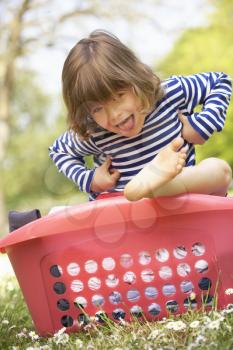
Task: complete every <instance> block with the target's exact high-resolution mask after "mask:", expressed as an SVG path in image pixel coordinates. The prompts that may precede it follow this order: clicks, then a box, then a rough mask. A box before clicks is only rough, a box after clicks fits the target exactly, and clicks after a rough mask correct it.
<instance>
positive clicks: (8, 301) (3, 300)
mask: <svg viewBox="0 0 233 350" xmlns="http://www.w3.org/2000/svg"><path fill="white" fill-rule="evenodd" d="M226 292H227V293H233V289H229V290H227V291H226ZM215 300H217V298H215ZM232 330H233V305H232V304H230V305H228V306H227V307H226V308H225V309H224V310H218V311H217V305H216V303H215V304H214V305H213V306H212V307H211V308H210V309H208V310H207V309H206V308H205V307H204V306H203V307H202V308H201V309H200V310H188V311H187V312H186V313H185V314H182V315H177V316H174V315H168V316H167V317H166V318H163V319H162V320H159V321H154V322H148V321H146V320H143V319H140V320H139V319H136V318H135V319H134V320H133V321H132V322H130V323H127V322H125V321H124V320H121V321H120V322H119V323H118V324H117V323H113V322H112V321H110V320H107V319H106V320H104V322H103V323H102V324H101V325H99V324H98V322H97V320H96V319H95V318H94V317H93V318H91V319H90V322H89V323H88V324H86V325H84V327H83V331H82V332H79V333H70V334H67V333H65V328H62V329H60V330H59V331H58V332H57V333H56V334H54V335H53V336H52V337H49V338H42V337H40V336H39V335H38V334H37V333H36V331H35V329H34V327H33V323H32V321H31V318H30V315H29V312H28V310H27V307H26V304H25V302H24V300H23V296H22V293H21V291H20V288H19V286H18V284H17V281H16V278H15V277H14V276H9V275H5V276H2V278H1V288H0V349H1V350H8V349H9V350H10V349H11V350H53V349H55V350H58V349H60V350H61V349H67V350H76V349H77V350H78V349H85V350H96V349H97V350H98V349H99V350H100V349H101V350H108V349H114V350H137V349H138V350H139V349H140V350H152V349H156V350H173V349H177V350H178V349H180V350H182V349H187V350H192V349H201V350H204V349H205V350H207V349H208V350H212V349H219V350H231V349H233V332H232Z"/></svg>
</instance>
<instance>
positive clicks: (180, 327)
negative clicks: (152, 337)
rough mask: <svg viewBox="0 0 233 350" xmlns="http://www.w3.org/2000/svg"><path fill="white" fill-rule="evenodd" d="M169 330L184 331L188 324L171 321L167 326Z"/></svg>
mask: <svg viewBox="0 0 233 350" xmlns="http://www.w3.org/2000/svg"><path fill="white" fill-rule="evenodd" d="M165 328H167V329H173V330H174V331H182V330H184V329H185V328H186V324H185V323H184V322H183V321H171V322H169V323H168V324H166V325H165Z"/></svg>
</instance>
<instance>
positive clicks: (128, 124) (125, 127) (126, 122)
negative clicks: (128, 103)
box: [117, 114, 134, 131]
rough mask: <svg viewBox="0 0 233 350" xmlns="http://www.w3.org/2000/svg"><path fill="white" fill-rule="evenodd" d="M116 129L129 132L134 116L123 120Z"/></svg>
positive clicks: (132, 125)
mask: <svg viewBox="0 0 233 350" xmlns="http://www.w3.org/2000/svg"><path fill="white" fill-rule="evenodd" d="M117 127H118V128H119V129H120V130H122V131H129V130H131V129H132V128H133V127H134V114H131V115H130V116H129V117H128V118H126V119H125V120H123V121H122V122H121V123H120V124H117Z"/></svg>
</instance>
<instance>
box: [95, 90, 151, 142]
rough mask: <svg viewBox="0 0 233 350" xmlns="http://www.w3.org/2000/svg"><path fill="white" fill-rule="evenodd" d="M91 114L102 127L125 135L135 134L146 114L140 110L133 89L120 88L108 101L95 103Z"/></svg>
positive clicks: (139, 104) (142, 123)
mask: <svg viewBox="0 0 233 350" xmlns="http://www.w3.org/2000/svg"><path fill="white" fill-rule="evenodd" d="M91 116H92V118H93V119H94V120H95V122H96V123H97V124H98V125H99V126H101V127H102V128H104V129H106V130H108V131H111V132H113V133H115V134H119V135H122V136H125V137H132V136H136V135H138V134H139V133H140V131H141V130H142V127H143V125H144V121H145V117H146V114H145V112H141V102H140V99H139V98H138V97H137V96H136V95H135V94H134V92H133V89H127V90H121V91H118V93H117V94H116V95H115V96H114V97H113V98H112V99H111V100H109V101H106V102H104V103H101V104H100V103H96V104H94V105H93V107H92V108H91Z"/></svg>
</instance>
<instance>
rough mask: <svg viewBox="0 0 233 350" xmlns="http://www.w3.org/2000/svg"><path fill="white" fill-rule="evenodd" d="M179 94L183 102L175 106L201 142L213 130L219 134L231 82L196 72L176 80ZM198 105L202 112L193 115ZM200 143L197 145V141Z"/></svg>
mask: <svg viewBox="0 0 233 350" xmlns="http://www.w3.org/2000/svg"><path fill="white" fill-rule="evenodd" d="M177 79H178V80H179V82H180V84H181V89H182V92H183V103H182V104H181V105H180V106H179V110H180V112H181V113H182V114H185V115H186V117H187V119H188V122H189V124H190V125H191V126H192V128H193V129H194V130H195V132H197V133H198V134H199V135H200V137H201V138H202V139H203V142H204V140H208V138H209V137H210V136H211V135H212V134H213V132H214V131H221V130H222V128H223V126H224V122H225V117H226V111H227V107H228V105H229V102H230V97H231V92H232V79H231V78H230V77H229V76H228V75H226V74H225V73H213V72H211V73H200V74H195V75H190V76H187V77H184V76H179V77H177ZM199 104H201V105H202V111H201V112H200V113H194V112H193V110H194V108H195V107H196V106H197V105H199ZM200 143H201V142H200Z"/></svg>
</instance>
